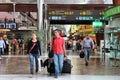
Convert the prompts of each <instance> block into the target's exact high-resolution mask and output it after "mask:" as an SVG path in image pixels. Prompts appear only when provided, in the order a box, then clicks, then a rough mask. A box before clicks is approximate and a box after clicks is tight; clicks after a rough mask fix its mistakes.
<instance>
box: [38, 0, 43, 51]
mask: <svg viewBox="0 0 120 80" xmlns="http://www.w3.org/2000/svg"><path fill="white" fill-rule="evenodd" d="M43 4H44V0H37V8H38V31H39V33H40V35H39V37H41V39H42V40H41V52H42V53H43V51H44V50H43V49H44V48H43Z"/></svg>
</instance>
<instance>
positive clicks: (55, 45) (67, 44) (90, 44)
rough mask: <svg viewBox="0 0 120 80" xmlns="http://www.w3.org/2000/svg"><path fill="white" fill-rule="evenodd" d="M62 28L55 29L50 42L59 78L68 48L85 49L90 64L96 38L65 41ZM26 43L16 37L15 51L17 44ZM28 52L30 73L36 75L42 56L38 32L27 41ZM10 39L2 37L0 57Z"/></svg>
mask: <svg viewBox="0 0 120 80" xmlns="http://www.w3.org/2000/svg"><path fill="white" fill-rule="evenodd" d="M60 32H61V31H60V30H59V29H56V30H54V31H53V33H54V35H53V38H52V40H51V43H50V44H49V49H50V51H51V50H52V51H53V61H54V65H55V78H58V77H59V76H60V75H61V73H62V69H63V62H64V59H65V58H66V57H67V55H66V49H68V50H73V51H76V50H77V51H80V52H81V51H83V52H84V54H85V65H86V66H88V62H89V55H90V51H91V49H94V45H95V44H94V40H93V39H92V38H90V37H89V36H88V35H87V36H86V37H85V38H79V39H77V40H75V39H69V40H68V41H65V40H64V38H63V37H61V35H60ZM23 43H24V40H23V39H19V40H17V39H14V40H13V42H12V44H13V45H14V52H16V45H18V44H19V47H21V46H22V44H23ZM27 44H28V45H27V54H29V60H30V73H31V74H32V75H34V74H35V73H38V71H39V66H40V65H39V61H38V60H39V58H40V57H41V55H42V53H41V41H39V40H38V38H37V35H36V33H33V34H32V37H31V39H30V40H29V41H28V43H27ZM8 46H9V45H8V41H7V40H3V39H2V37H0V59H2V57H1V55H2V54H3V53H4V50H6V49H7V48H6V47H8ZM6 51H7V50H6ZM34 60H35V64H36V67H35V71H34Z"/></svg>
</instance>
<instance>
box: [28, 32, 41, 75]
mask: <svg viewBox="0 0 120 80" xmlns="http://www.w3.org/2000/svg"><path fill="white" fill-rule="evenodd" d="M27 53H28V54H29V59H30V73H31V74H32V75H33V74H34V58H35V64H36V73H38V68H39V64H38V62H39V61H38V58H39V57H40V55H41V47H40V41H39V40H37V35H36V34H35V33H33V34H32V39H31V40H30V41H29V42H28V49H27Z"/></svg>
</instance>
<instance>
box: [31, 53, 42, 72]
mask: <svg viewBox="0 0 120 80" xmlns="http://www.w3.org/2000/svg"><path fill="white" fill-rule="evenodd" d="M39 56H40V55H39V53H34V54H32V53H30V56H29V58H30V73H31V74H34V58H35V64H36V72H38V67H39V64H38V58H39Z"/></svg>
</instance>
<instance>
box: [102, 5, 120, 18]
mask: <svg viewBox="0 0 120 80" xmlns="http://www.w3.org/2000/svg"><path fill="white" fill-rule="evenodd" d="M116 14H120V6H116V7H112V8H110V9H108V10H106V11H105V12H104V17H105V18H107V17H110V16H113V15H116Z"/></svg>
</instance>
